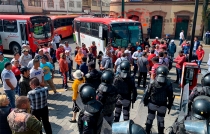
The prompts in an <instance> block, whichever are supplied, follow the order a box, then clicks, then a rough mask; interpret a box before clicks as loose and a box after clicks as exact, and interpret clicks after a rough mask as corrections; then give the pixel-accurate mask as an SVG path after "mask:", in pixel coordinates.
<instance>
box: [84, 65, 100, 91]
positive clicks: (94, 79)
mask: <svg viewBox="0 0 210 134" xmlns="http://www.w3.org/2000/svg"><path fill="white" fill-rule="evenodd" d="M94 64H95V63H94ZM101 74H102V73H101V72H100V71H98V70H96V69H93V70H91V71H90V72H89V73H87V74H86V75H85V81H86V83H89V84H91V85H92V86H93V87H94V88H95V89H97V88H98V86H99V85H100V83H101V79H100V78H101Z"/></svg>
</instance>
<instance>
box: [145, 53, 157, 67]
mask: <svg viewBox="0 0 210 134" xmlns="http://www.w3.org/2000/svg"><path fill="white" fill-rule="evenodd" d="M154 57H156V54H150V55H149V56H148V58H147V59H148V61H149V66H150V67H152V66H153V65H154V64H153V63H152V58H154Z"/></svg>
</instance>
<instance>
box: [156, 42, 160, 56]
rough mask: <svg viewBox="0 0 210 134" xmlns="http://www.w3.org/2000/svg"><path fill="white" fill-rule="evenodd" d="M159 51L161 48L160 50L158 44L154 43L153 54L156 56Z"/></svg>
mask: <svg viewBox="0 0 210 134" xmlns="http://www.w3.org/2000/svg"><path fill="white" fill-rule="evenodd" d="M160 51H161V50H160V48H159V44H156V45H155V54H156V56H158V54H159V52H160Z"/></svg>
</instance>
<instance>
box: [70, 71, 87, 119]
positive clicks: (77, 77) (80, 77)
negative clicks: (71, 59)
mask: <svg viewBox="0 0 210 134" xmlns="http://www.w3.org/2000/svg"><path fill="white" fill-rule="evenodd" d="M83 76H84V74H83V72H82V71H80V70H76V71H75V72H74V73H73V77H74V78H75V80H74V82H73V84H72V89H73V95H72V101H73V108H72V111H73V117H72V119H71V120H70V122H72V123H76V115H77V112H79V110H80V109H79V107H78V106H77V103H76V100H77V96H78V92H79V91H78V87H79V85H80V84H82V83H84V82H85V79H84V77H83Z"/></svg>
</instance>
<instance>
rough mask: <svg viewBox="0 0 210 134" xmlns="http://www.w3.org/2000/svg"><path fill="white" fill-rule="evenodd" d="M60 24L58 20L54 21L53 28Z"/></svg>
mask: <svg viewBox="0 0 210 134" xmlns="http://www.w3.org/2000/svg"><path fill="white" fill-rule="evenodd" d="M60 26H61V23H60V21H59V20H55V21H54V28H59V27H60Z"/></svg>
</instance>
